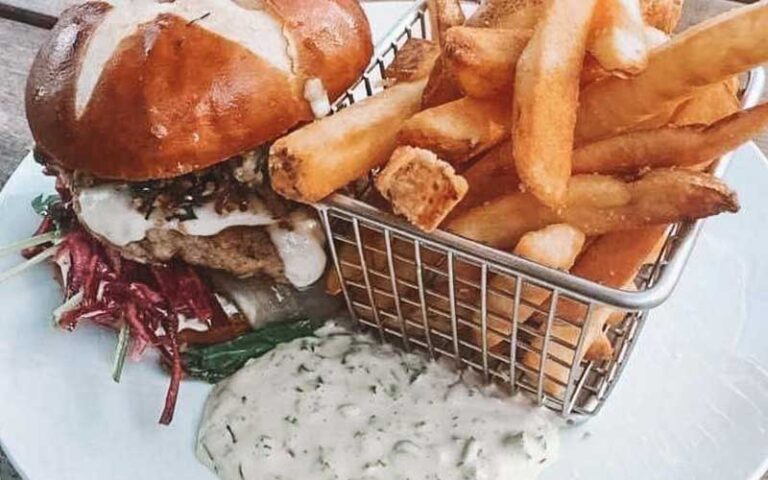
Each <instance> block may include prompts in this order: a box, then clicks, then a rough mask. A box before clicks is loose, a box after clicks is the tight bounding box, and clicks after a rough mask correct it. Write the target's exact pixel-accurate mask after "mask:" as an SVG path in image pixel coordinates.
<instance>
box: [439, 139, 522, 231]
mask: <svg viewBox="0 0 768 480" xmlns="http://www.w3.org/2000/svg"><path fill="white" fill-rule="evenodd" d="M511 155H512V143H511V142H509V141H505V142H502V143H500V144H499V145H497V146H495V147H493V148H492V149H491V150H489V151H487V152H486V153H484V154H483V155H482V156H481V157H480V158H479V159H478V160H477V161H476V162H475V163H473V164H472V166H470V167H469V168H468V169H466V170H464V171H463V172H462V173H461V175H462V176H463V177H464V178H465V179H466V180H467V183H468V184H469V191H468V192H467V195H466V196H465V197H464V200H462V201H461V203H459V205H458V206H457V208H455V209H454V210H453V212H451V216H455V215H456V214H457V213H458V212H459V211H464V210H467V209H470V208H472V207H475V206H477V205H481V204H483V203H485V202H487V201H489V200H492V199H494V198H496V197H499V196H502V195H506V194H509V193H511V192H516V191H518V186H519V183H520V179H519V178H517V172H516V171H515V166H514V165H513V164H512V163H510V161H509V157H510V156H511Z"/></svg>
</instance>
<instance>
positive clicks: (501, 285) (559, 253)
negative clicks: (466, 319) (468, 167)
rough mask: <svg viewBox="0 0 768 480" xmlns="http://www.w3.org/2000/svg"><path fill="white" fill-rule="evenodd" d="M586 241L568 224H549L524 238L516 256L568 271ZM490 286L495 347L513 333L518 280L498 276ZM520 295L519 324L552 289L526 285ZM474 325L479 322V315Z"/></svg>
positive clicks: (489, 323)
mask: <svg viewBox="0 0 768 480" xmlns="http://www.w3.org/2000/svg"><path fill="white" fill-rule="evenodd" d="M585 239H586V237H585V236H584V234H583V233H582V232H581V231H579V230H578V229H576V228H574V227H572V226H570V225H568V224H555V225H549V226H547V227H544V228H542V229H541V230H537V231H535V232H529V233H526V234H525V235H523V237H522V238H521V239H520V241H519V242H518V243H517V246H516V247H515V250H514V253H515V255H518V256H520V257H523V258H526V259H528V260H531V261H533V262H536V263H539V264H541V265H544V266H546V267H549V268H555V269H558V270H566V271H567V270H569V269H570V268H571V267H572V266H573V264H574V262H575V261H576V257H577V256H578V255H579V253H580V252H581V249H582V247H583V246H584V241H585ZM488 287H489V288H488V291H489V294H488V313H489V315H488V325H489V326H490V327H491V330H492V331H491V333H490V335H489V337H488V343H489V345H491V346H494V345H496V344H498V343H499V342H501V341H503V340H505V339H506V338H507V337H508V336H509V334H510V332H511V329H510V328H511V326H512V324H511V323H510V321H509V319H510V318H512V315H513V311H514V304H515V299H514V292H515V279H514V277H510V276H508V275H503V274H499V275H496V276H494V277H493V278H491V280H490V282H488ZM521 296H522V300H523V302H521V303H520V305H519V309H518V319H519V321H522V319H525V318H528V317H529V316H530V314H531V313H532V312H533V310H532V309H530V307H528V306H527V305H530V304H533V305H538V304H539V303H541V302H543V301H545V300H546V299H547V298H548V297H549V290H547V289H543V288H540V287H536V286H534V285H532V284H530V283H525V284H524V285H523V286H522V287H521ZM475 323H478V324H479V323H480V318H479V315H477V316H476V319H475Z"/></svg>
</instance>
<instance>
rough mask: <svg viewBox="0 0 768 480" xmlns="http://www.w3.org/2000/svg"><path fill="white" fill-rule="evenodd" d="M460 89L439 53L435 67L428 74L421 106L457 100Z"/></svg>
mask: <svg viewBox="0 0 768 480" xmlns="http://www.w3.org/2000/svg"><path fill="white" fill-rule="evenodd" d="M462 96H463V95H462V93H461V89H460V88H459V85H458V83H457V82H456V77H455V76H454V75H453V72H451V70H450V69H449V68H448V67H447V65H446V64H445V60H444V59H443V56H442V55H440V56H439V57H437V60H436V61H435V67H434V68H433V69H432V72H431V73H430V75H429V81H428V82H427V87H426V88H425V89H424V95H423V96H422V99H421V108H422V109H426V108H432V107H437V106H439V105H442V104H444V103H448V102H452V101H454V100H458V99H460V98H461V97H462Z"/></svg>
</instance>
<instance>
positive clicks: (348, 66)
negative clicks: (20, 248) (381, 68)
mask: <svg viewBox="0 0 768 480" xmlns="http://www.w3.org/2000/svg"><path fill="white" fill-rule="evenodd" d="M372 50H373V47H372V44H371V32H370V27H369V25H368V21H367V19H366V17H365V14H364V13H363V11H362V9H361V8H360V6H359V5H358V3H357V1H356V0H120V1H118V0H112V1H110V2H102V1H99V2H95V1H90V2H86V3H83V4H80V5H77V6H75V7H72V8H70V9H68V10H67V11H65V12H64V13H63V14H62V16H61V18H60V20H59V22H58V24H57V25H56V27H55V28H54V29H53V32H52V36H51V37H50V39H49V40H48V42H47V43H46V44H45V45H44V46H43V47H42V48H41V50H40V52H39V53H38V55H37V58H36V59H35V62H34V64H33V65H32V71H31V73H30V76H29V80H28V82H27V92H26V107H27V118H28V120H29V125H30V128H31V130H32V134H33V136H34V138H35V141H36V142H37V145H38V148H39V149H40V150H41V151H42V152H43V153H45V154H47V155H48V156H49V157H51V158H52V159H53V160H54V161H55V162H56V163H57V164H60V165H61V166H63V167H65V168H68V169H73V170H79V171H83V172H86V173H89V174H91V175H93V176H96V177H99V178H105V179H119V180H136V181H138V180H148V179H158V178H168V177H174V176H178V175H182V174H185V173H189V172H192V171H195V170H198V169H201V168H204V167H207V166H210V165H213V164H216V163H218V162H221V161H223V160H226V159H227V158H230V157H232V156H234V155H237V154H239V153H242V152H243V151H245V150H248V149H251V148H255V147H257V146H259V145H261V144H263V143H265V142H268V141H270V140H273V139H275V138H277V137H278V136H280V135H281V134H283V133H285V132H286V131H287V130H289V129H291V128H292V127H294V126H296V125H297V124H299V123H301V122H306V121H309V120H311V119H312V118H313V114H312V109H311V106H310V103H309V102H308V101H307V99H306V98H305V96H306V95H305V93H304V91H305V83H306V82H307V81H308V80H311V79H319V80H320V81H321V82H322V86H323V87H324V88H325V90H326V92H327V94H328V97H329V98H330V99H331V100H333V99H335V98H336V97H338V96H339V95H340V94H341V93H343V92H344V90H345V89H346V88H348V87H349V86H350V85H351V84H352V83H353V82H354V81H355V80H356V79H357V78H358V77H359V76H360V74H361V73H362V71H363V70H364V68H365V67H366V65H367V64H368V61H369V59H370V57H371V54H372ZM312 84H313V85H314V86H315V87H316V85H317V81H313V82H312ZM310 90H314V88H313V89H310ZM310 99H312V96H311V95H310Z"/></svg>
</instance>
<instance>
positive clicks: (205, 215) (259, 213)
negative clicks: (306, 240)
mask: <svg viewBox="0 0 768 480" xmlns="http://www.w3.org/2000/svg"><path fill="white" fill-rule="evenodd" d="M77 201H78V204H79V205H80V213H79V215H78V217H79V218H80V221H82V222H83V223H85V224H86V225H87V226H88V228H90V229H91V230H92V231H93V232H95V233H96V234H98V235H100V236H102V237H104V238H105V239H107V240H109V242H110V243H112V244H114V245H117V246H120V247H124V246H126V245H128V244H129V243H132V242H138V241H140V240H142V239H143V238H144V237H146V235H147V231H148V230H150V229H153V228H160V229H168V230H176V231H178V232H181V233H185V234H188V235H195V236H200V237H207V236H211V235H215V234H217V233H219V232H221V231H222V230H224V229H226V228H229V227H234V226H265V225H271V224H273V223H275V222H276V221H277V220H276V219H275V218H273V217H272V214H271V213H270V212H269V210H267V208H266V207H265V206H264V205H259V204H258V202H256V201H254V202H252V207H251V210H249V211H246V212H241V211H239V210H236V211H234V212H230V213H227V214H219V213H217V212H216V210H215V209H214V207H213V204H206V205H203V206H201V207H196V208H195V209H194V212H195V216H196V217H197V218H195V219H192V220H185V221H183V222H180V221H178V220H170V221H166V220H165V219H164V218H162V216H158V215H152V216H150V218H145V216H144V215H143V214H142V213H141V212H139V211H138V210H136V209H135V208H134V206H133V203H132V202H133V201H132V198H131V193H130V190H129V188H128V186H126V185H121V184H111V183H107V184H102V185H98V186H95V187H90V188H84V189H82V190H81V191H80V193H79V194H78V197H77Z"/></svg>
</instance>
